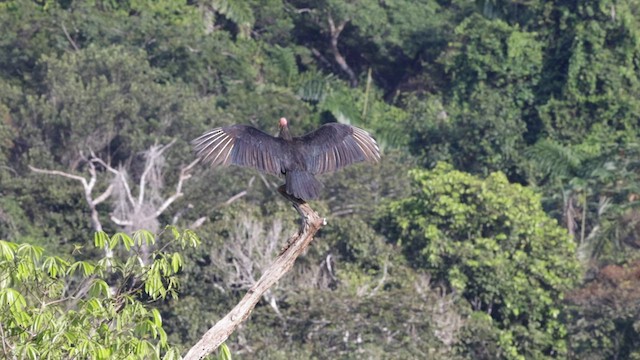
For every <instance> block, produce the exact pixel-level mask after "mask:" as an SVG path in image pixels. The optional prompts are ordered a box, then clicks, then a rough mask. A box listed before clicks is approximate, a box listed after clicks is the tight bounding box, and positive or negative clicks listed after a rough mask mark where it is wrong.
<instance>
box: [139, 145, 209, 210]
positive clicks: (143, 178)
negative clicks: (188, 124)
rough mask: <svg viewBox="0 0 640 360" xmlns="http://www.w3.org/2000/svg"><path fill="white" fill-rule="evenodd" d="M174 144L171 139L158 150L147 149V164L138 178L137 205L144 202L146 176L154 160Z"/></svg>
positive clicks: (153, 148)
mask: <svg viewBox="0 0 640 360" xmlns="http://www.w3.org/2000/svg"><path fill="white" fill-rule="evenodd" d="M175 142H176V139H173V140H171V142H170V143H168V144H167V145H164V146H160V147H159V148H158V150H156V146H154V147H152V148H151V149H149V152H148V154H149V155H148V156H149V158H148V159H147V164H146V165H147V166H146V167H145V169H144V171H143V172H142V175H141V176H140V189H139V190H138V191H139V192H138V205H140V204H142V202H143V201H144V191H145V187H146V185H147V176H148V175H149V172H150V171H151V169H152V168H153V166H154V165H155V160H156V159H157V158H158V157H160V156H161V155H162V153H163V152H164V151H165V150H167V149H168V148H170V147H171V145H173V144H174V143H175ZM198 161H199V160H197V161H195V163H197V162H198ZM192 164H193V165H195V164H194V163H192ZM190 166H191V165H190ZM172 202H173V201H172Z"/></svg>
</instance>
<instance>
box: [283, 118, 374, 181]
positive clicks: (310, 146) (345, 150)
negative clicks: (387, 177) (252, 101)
mask: <svg viewBox="0 0 640 360" xmlns="http://www.w3.org/2000/svg"><path fill="white" fill-rule="evenodd" d="M294 141H295V142H296V143H297V146H298V147H299V149H301V152H302V153H303V156H304V159H305V163H306V168H307V170H308V171H310V172H312V173H313V174H322V173H326V172H330V171H335V170H338V169H341V168H343V167H345V166H347V165H349V164H353V163H357V162H361V161H371V162H378V161H379V160H380V149H379V148H378V144H377V143H376V141H375V139H374V138H373V137H371V135H369V133H368V132H366V131H364V130H362V129H359V128H357V127H355V126H351V125H345V124H338V123H330V124H325V125H323V126H321V127H320V128H318V129H317V130H315V131H312V132H310V133H308V134H306V135H304V136H302V137H299V138H295V139H294Z"/></svg>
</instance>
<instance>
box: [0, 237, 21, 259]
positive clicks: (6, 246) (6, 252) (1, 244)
mask: <svg viewBox="0 0 640 360" xmlns="http://www.w3.org/2000/svg"><path fill="white" fill-rule="evenodd" d="M17 249H18V244H15V243H12V242H9V241H4V240H0V255H2V257H3V258H4V259H5V260H7V261H13V259H14V258H15V253H16V250H17Z"/></svg>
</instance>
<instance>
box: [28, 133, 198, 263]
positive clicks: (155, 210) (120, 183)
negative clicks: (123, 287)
mask: <svg viewBox="0 0 640 360" xmlns="http://www.w3.org/2000/svg"><path fill="white" fill-rule="evenodd" d="M174 142H175V140H174V141H172V142H170V143H169V144H167V145H154V146H152V147H151V148H149V150H147V151H146V152H145V154H144V155H145V167H144V170H143V172H142V174H141V176H140V180H139V181H138V184H137V190H138V192H137V194H136V196H134V193H133V192H132V190H131V189H132V187H133V185H134V184H133V183H132V182H131V180H130V179H129V177H128V174H127V170H126V168H125V167H122V166H120V167H118V168H117V169H116V168H114V167H112V166H111V165H110V164H108V163H107V162H105V161H104V160H103V159H101V158H100V157H98V156H96V155H95V154H94V153H93V152H91V156H90V157H89V158H86V157H84V155H82V159H83V160H84V162H85V163H86V164H87V168H88V172H89V178H88V179H87V178H85V177H83V176H80V175H76V174H72V173H70V172H65V171H59V170H48V169H39V168H36V167H34V166H30V169H31V170H32V171H34V172H36V173H41V174H48V175H55V176H62V177H65V178H68V179H73V180H76V181H78V182H80V184H81V185H82V188H83V190H84V195H85V200H86V202H87V205H88V206H89V210H90V213H91V224H92V227H93V229H94V231H102V229H103V226H102V222H101V221H100V214H99V212H98V210H97V206H98V204H100V203H102V202H104V201H105V200H107V199H111V204H112V206H113V209H114V211H113V212H112V213H111V214H110V219H111V221H113V222H114V223H115V224H116V225H118V226H121V227H122V228H123V229H124V230H125V231H127V232H133V231H135V230H139V229H143V228H144V229H147V230H150V231H152V232H156V231H157V230H158V228H159V226H158V217H159V216H160V215H162V214H163V213H164V212H165V211H166V210H167V208H168V207H169V206H170V205H171V204H173V203H174V202H175V201H176V200H177V199H179V198H180V197H181V196H183V193H182V187H183V185H184V182H185V181H187V180H188V179H189V178H190V177H191V174H190V171H191V169H192V168H193V167H194V166H195V165H196V164H197V162H198V160H195V161H193V162H192V163H190V164H189V165H187V166H184V167H182V168H181V169H180V176H179V178H178V182H177V183H176V185H175V190H174V192H173V193H172V194H170V195H166V194H163V190H164V183H163V174H162V167H163V164H164V157H163V153H164V152H165V151H166V150H167V149H168V148H169V147H171V146H172V145H173V143H174ZM98 167H101V168H103V169H104V170H106V171H108V172H110V173H111V174H113V177H112V178H111V180H106V179H105V180H103V181H105V182H106V181H110V182H109V185H108V186H107V188H106V190H105V191H104V192H103V193H102V194H99V195H97V196H96V195H94V194H93V192H94V190H95V186H96V184H97V183H98V181H99V172H98ZM105 256H106V257H107V258H111V257H112V256H113V254H112V251H111V250H110V249H109V247H108V245H107V246H106V247H105Z"/></svg>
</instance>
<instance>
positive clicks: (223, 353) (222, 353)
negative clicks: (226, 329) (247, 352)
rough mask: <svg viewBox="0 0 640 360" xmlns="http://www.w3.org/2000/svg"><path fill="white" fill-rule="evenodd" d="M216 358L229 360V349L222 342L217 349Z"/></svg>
mask: <svg viewBox="0 0 640 360" xmlns="http://www.w3.org/2000/svg"><path fill="white" fill-rule="evenodd" d="M218 360H231V351H230V350H229V347H228V346H227V344H226V343H222V345H220V348H219V349H218Z"/></svg>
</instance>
